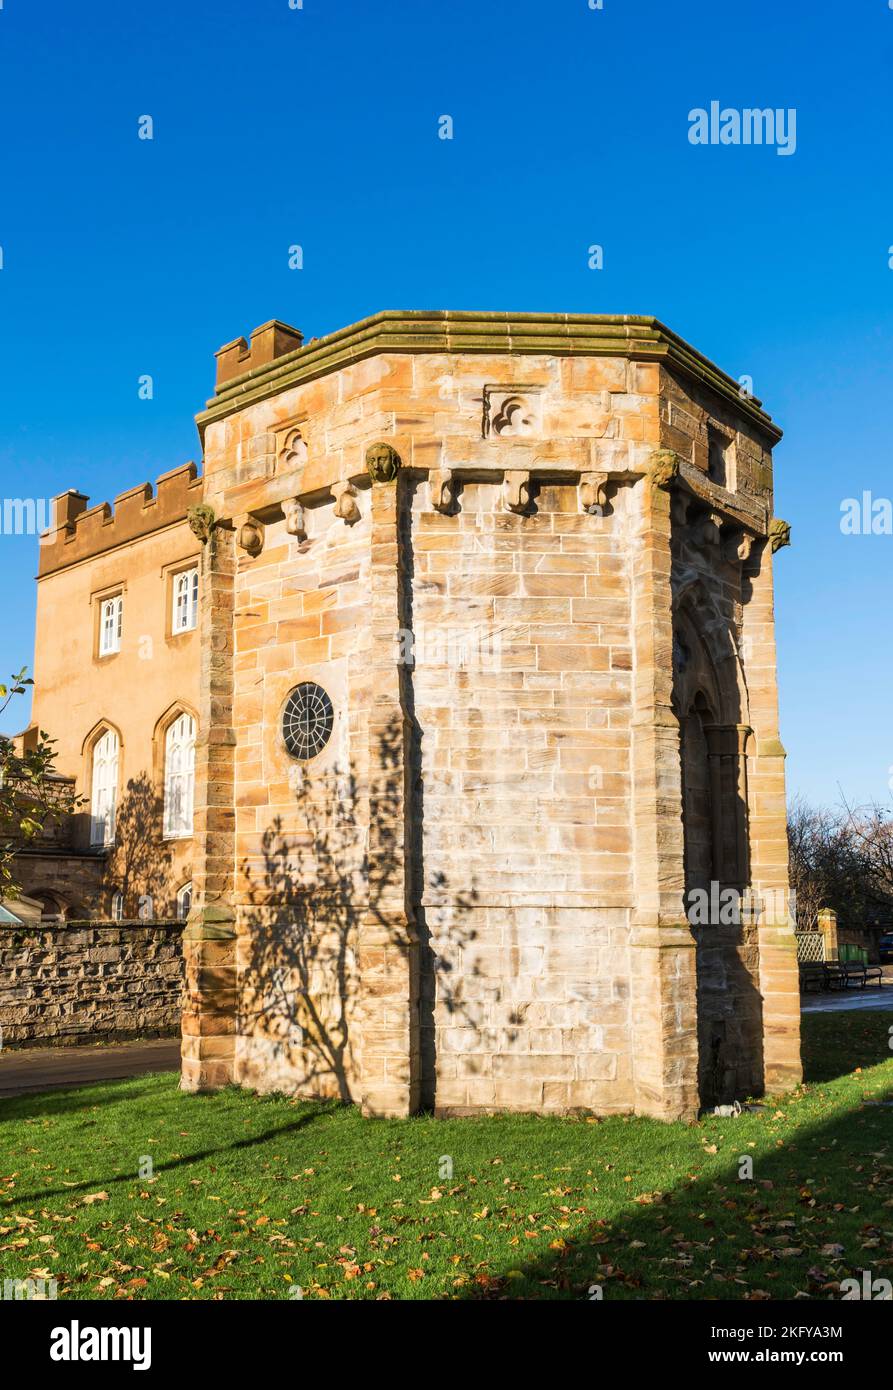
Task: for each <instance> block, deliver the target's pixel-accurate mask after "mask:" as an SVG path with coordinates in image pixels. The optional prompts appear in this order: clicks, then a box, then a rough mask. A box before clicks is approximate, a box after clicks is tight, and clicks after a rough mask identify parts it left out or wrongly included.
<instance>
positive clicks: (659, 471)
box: [648, 449, 679, 487]
mask: <svg viewBox="0 0 893 1390" xmlns="http://www.w3.org/2000/svg"><path fill="white" fill-rule="evenodd" d="M678 477H679V456H678V454H676V453H675V452H674V451H673V450H672V449H655V451H654V453H653V454H652V455H651V463H650V466H649V468H648V481H649V483H650V484H651V486H652V487H670V486H671V485H672V484H673V483H674V482H675V481H676V479H677V478H678Z"/></svg>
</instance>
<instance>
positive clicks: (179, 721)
mask: <svg viewBox="0 0 893 1390" xmlns="http://www.w3.org/2000/svg"><path fill="white" fill-rule="evenodd" d="M194 804H195V720H194V719H193V717H192V715H191V714H186V713H185V712H184V713H183V714H179V715H177V718H176V719H174V720H173V721H172V722H171V723H170V725H169V726H168V729H167V732H166V734H165V736H164V832H163V833H164V838H165V840H184V839H187V838H188V837H189V836H190V835H191V834H192V816H193V809H194Z"/></svg>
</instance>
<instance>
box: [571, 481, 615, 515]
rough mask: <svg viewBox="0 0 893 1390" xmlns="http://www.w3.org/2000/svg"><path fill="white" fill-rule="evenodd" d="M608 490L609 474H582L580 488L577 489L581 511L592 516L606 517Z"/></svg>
mask: <svg viewBox="0 0 893 1390" xmlns="http://www.w3.org/2000/svg"><path fill="white" fill-rule="evenodd" d="M607 488H608V474H607V473H581V475H580V486H579V488H578V489H577V495H578V497H579V499H580V510H581V511H584V512H588V513H589V515H590V516H604V512H605V507H606V506H607V505H608V492H607Z"/></svg>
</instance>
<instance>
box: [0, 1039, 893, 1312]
mask: <svg viewBox="0 0 893 1390" xmlns="http://www.w3.org/2000/svg"><path fill="white" fill-rule="evenodd" d="M891 1027H893V1013H884V1012H867V1013H840V1014H826V1015H808V1016H807V1017H806V1018H805V1020H804V1057H805V1066H806V1073H807V1078H808V1079H807V1082H806V1084H804V1086H803V1087H802V1088H801V1089H800V1090H798V1091H795V1092H793V1093H792V1094H790V1095H788V1096H785V1097H784V1098H783V1099H781V1100H779V1101H778V1102H777V1103H776V1102H770V1103H769V1104H767V1106H766V1108H765V1109H763V1110H760V1111H757V1112H753V1113H749V1114H746V1115H743V1116H742V1117H741V1118H740V1119H737V1120H724V1119H707V1120H703V1121H701V1122H700V1123H699V1124H697V1125H690V1126H688V1125H682V1124H673V1125H664V1124H659V1123H657V1122H655V1121H651V1120H640V1119H611V1120H603V1121H595V1120H592V1119H589V1120H587V1119H567V1120H558V1119H538V1118H536V1117H527V1116H497V1117H493V1118H482V1119H464V1120H435V1119H431V1118H420V1119H413V1120H406V1121H385V1120H364V1119H363V1118H362V1117H361V1116H360V1114H359V1113H358V1112H357V1111H356V1110H354V1109H350V1108H345V1107H338V1106H334V1105H333V1106H326V1105H316V1104H307V1103H303V1102H298V1101H291V1100H288V1099H286V1098H283V1097H261V1096H255V1095H252V1094H249V1093H246V1092H241V1091H237V1090H235V1089H233V1090H229V1091H226V1092H223V1093H220V1094H217V1095H215V1096H187V1095H183V1094H181V1093H180V1092H179V1091H178V1090H177V1078H176V1076H174V1075H159V1076H151V1077H147V1078H142V1079H140V1080H134V1081H119V1082H109V1083H105V1084H102V1085H97V1086H93V1087H89V1088H85V1089H82V1090H77V1091H66V1092H56V1093H54V1094H50V1095H40V1096H27V1097H22V1098H20V1099H17V1100H13V1101H10V1100H6V1101H3V1102H0V1105H2V1111H0V1113H2V1116H3V1118H2V1122H0V1194H2V1195H0V1279H25V1278H28V1277H29V1276H30V1277H44V1278H47V1277H54V1278H55V1279H56V1280H57V1284H58V1293H59V1297H60V1298H64V1297H72V1298H252V1297H256V1298H284V1299H285V1298H289V1297H290V1296H292V1297H293V1296H295V1294H294V1290H295V1287H296V1286H297V1287H299V1288H300V1289H301V1290H302V1291H303V1297H305V1298H462V1299H469V1298H470V1299H480V1298H504V1297H509V1298H535V1299H542V1298H577V1299H579V1298H585V1297H587V1291H588V1289H589V1286H590V1285H591V1284H599V1285H600V1286H601V1287H602V1289H603V1296H604V1297H605V1298H606V1299H607V1298H634V1299H635V1298H638V1299H641V1298H646V1299H654V1298H660V1299H687V1298H696V1299H700V1298H724V1299H727V1298H736V1299H737V1298H761V1297H769V1298H791V1297H793V1296H794V1295H795V1294H796V1293H798V1292H801V1293H805V1294H809V1295H811V1296H812V1297H814V1298H827V1297H834V1296H836V1294H837V1291H836V1284H837V1281H838V1280H839V1279H841V1278H844V1277H847V1276H849V1275H852V1274H854V1273H856V1272H857V1271H859V1270H861V1269H863V1268H868V1269H870V1270H872V1271H873V1274H874V1276H875V1277H878V1276H884V1277H887V1278H893V1109H891V1108H885V1107H884V1106H881V1105H877V1104H871V1103H870V1102H878V1101H883V1100H887V1101H889V1100H891V1099H893V1052H891V1051H890V1047H889V1040H890V1036H891V1035H890V1029H891ZM144 1156H149V1157H150V1158H151V1160H152V1163H153V1166H154V1177H153V1178H152V1179H151V1180H150V1179H148V1178H146V1177H140V1176H139V1173H140V1164H141V1162H142V1161H143V1159H144ZM748 1156H749V1157H750V1158H751V1159H752V1161H753V1179H752V1180H751V1181H748V1180H742V1179H741V1178H740V1177H739V1170H740V1167H741V1161H742V1158H745V1157H748ZM447 1160H449V1161H450V1162H451V1164H452V1176H449V1175H448V1171H447V1170H448V1166H449V1165H448V1163H447Z"/></svg>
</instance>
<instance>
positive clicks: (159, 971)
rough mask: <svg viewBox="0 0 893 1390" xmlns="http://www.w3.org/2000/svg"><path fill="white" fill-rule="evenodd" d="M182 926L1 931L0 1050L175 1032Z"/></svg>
mask: <svg viewBox="0 0 893 1390" xmlns="http://www.w3.org/2000/svg"><path fill="white" fill-rule="evenodd" d="M183 926H184V924H183V923H182V922H67V923H64V924H60V925H58V926H53V925H49V924H47V923H41V924H40V925H39V926H36V927H0V1030H2V1044H3V1046H4V1047H10V1046H13V1047H22V1046H32V1047H40V1046H43V1047H49V1046H53V1047H60V1046H64V1045H66V1044H75V1043H90V1042H96V1041H99V1040H115V1039H124V1038H133V1037H159V1036H161V1037H163V1036H166V1035H173V1034H176V1033H177V1032H178V1031H179V1028H180V1008H181V997H182V992H183V952H182V934H183Z"/></svg>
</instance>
